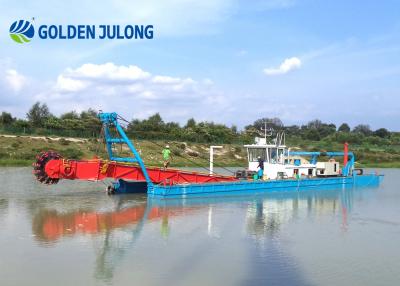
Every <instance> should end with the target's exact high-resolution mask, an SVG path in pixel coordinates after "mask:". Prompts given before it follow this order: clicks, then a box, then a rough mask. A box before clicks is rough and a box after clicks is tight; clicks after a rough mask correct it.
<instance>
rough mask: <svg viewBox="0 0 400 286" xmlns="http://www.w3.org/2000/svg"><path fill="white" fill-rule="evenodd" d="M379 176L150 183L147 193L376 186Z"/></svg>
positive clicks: (178, 194)
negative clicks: (203, 182) (204, 182)
mask: <svg viewBox="0 0 400 286" xmlns="http://www.w3.org/2000/svg"><path fill="white" fill-rule="evenodd" d="M382 178H383V176H379V175H375V174H371V175H359V176H352V177H327V178H311V179H300V180H296V179H288V180H271V181H239V182H226V183H206V184H180V185H173V186H163V185H154V186H152V188H149V189H148V194H149V195H153V196H162V197H177V196H181V197H182V196H183V197H185V196H189V195H201V194H214V193H260V192H278V191H281V192H285V191H286V192H290V191H302V190H310V189H341V188H349V187H377V186H379V184H380V182H381V180H382Z"/></svg>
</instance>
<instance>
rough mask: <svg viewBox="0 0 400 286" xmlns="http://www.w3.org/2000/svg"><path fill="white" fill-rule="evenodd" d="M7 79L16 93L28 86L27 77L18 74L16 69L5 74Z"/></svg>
mask: <svg viewBox="0 0 400 286" xmlns="http://www.w3.org/2000/svg"><path fill="white" fill-rule="evenodd" d="M5 79H6V81H7V83H8V85H9V87H10V88H11V89H12V90H13V91H14V92H19V91H20V90H21V89H22V88H23V87H24V86H25V84H26V82H27V80H26V78H25V76H23V75H21V74H20V73H18V72H17V71H16V70H15V69H8V70H6V72H5Z"/></svg>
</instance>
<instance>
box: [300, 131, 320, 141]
mask: <svg viewBox="0 0 400 286" xmlns="http://www.w3.org/2000/svg"><path fill="white" fill-rule="evenodd" d="M304 136H305V138H306V139H308V140H312V141H318V140H320V139H321V135H320V134H319V132H318V130H317V129H315V128H311V129H308V130H307V131H306V132H305V134H304Z"/></svg>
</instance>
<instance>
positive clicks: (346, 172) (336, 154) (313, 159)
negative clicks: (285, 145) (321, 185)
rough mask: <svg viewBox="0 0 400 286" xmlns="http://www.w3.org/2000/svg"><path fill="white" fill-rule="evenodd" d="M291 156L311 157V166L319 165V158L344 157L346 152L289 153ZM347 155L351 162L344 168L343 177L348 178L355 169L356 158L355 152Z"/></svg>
mask: <svg viewBox="0 0 400 286" xmlns="http://www.w3.org/2000/svg"><path fill="white" fill-rule="evenodd" d="M289 155H296V156H310V157H311V161H310V163H311V164H316V163H317V158H318V156H328V157H343V156H344V152H306V151H293V152H289ZM347 155H348V156H349V160H348V162H347V164H346V166H343V168H342V174H343V176H348V175H349V174H350V170H351V169H353V167H354V161H355V156H354V153H353V152H348V153H347Z"/></svg>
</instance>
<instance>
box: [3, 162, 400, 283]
mask: <svg viewBox="0 0 400 286" xmlns="http://www.w3.org/2000/svg"><path fill="white" fill-rule="evenodd" d="M381 172H382V173H384V174H385V178H384V182H383V184H382V186H381V187H380V188H372V189H354V190H352V189H347V190H337V191H332V190H329V191H324V190H316V191H305V192H299V193H293V192H291V193H272V194H263V195H249V196H223V197H202V198H193V199H184V200H183V199H168V200H163V199H151V198H147V196H146V195H129V196H112V197H109V196H107V195H105V193H104V189H105V186H104V185H103V184H102V183H91V182H78V181H62V182H60V183H59V184H58V185H55V186H44V185H41V184H39V183H37V182H36V181H35V180H34V178H33V176H32V174H31V169H30V168H0V183H1V184H0V186H1V187H0V285H2V286H3V285H57V286H62V285H111V284H113V285H202V286H204V285H398V283H399V282H398V281H400V272H399V271H398V269H399V268H400V248H399V247H398V243H399V241H400V207H399V205H400V190H399V187H398V186H399V182H400V170H399V169H387V170H381Z"/></svg>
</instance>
